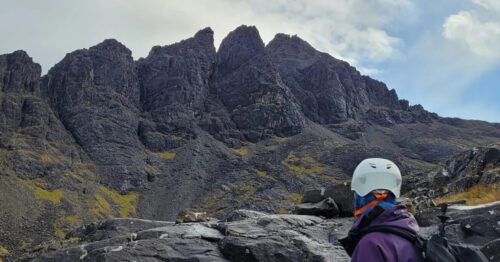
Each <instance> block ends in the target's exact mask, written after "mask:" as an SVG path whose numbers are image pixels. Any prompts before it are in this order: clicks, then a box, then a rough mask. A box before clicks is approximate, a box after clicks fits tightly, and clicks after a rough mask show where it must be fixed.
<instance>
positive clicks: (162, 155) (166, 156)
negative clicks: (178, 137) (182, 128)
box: [154, 152, 175, 159]
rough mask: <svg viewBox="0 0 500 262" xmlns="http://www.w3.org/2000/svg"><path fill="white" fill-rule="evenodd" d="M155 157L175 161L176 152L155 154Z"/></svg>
mask: <svg viewBox="0 0 500 262" xmlns="http://www.w3.org/2000/svg"><path fill="white" fill-rule="evenodd" d="M154 155H155V156H157V157H159V158H164V159H173V158H174V157H175V153H174V152H158V153H154Z"/></svg>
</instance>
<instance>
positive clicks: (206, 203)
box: [200, 189, 227, 210]
mask: <svg viewBox="0 0 500 262" xmlns="http://www.w3.org/2000/svg"><path fill="white" fill-rule="evenodd" d="M226 194H227V192H226V191H224V190H222V189H217V190H215V191H214V192H213V193H211V194H208V195H207V196H206V197H205V198H204V199H203V200H202V201H201V205H200V206H201V207H203V208H204V209H221V210H222V209H224V208H225V207H222V201H221V200H222V198H223V197H224V196H225V195H226Z"/></svg>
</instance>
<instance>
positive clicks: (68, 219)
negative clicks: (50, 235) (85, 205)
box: [54, 215, 79, 238]
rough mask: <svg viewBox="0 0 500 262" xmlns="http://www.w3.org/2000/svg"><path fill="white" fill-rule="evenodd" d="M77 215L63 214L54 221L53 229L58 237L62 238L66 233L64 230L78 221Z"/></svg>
mask: <svg viewBox="0 0 500 262" xmlns="http://www.w3.org/2000/svg"><path fill="white" fill-rule="evenodd" d="M78 220H79V217H78V216H76V215H74V216H64V217H61V218H59V219H58V220H57V221H56V222H55V223H54V230H55V233H56V235H57V236H58V237H59V238H64V237H65V236H66V233H65V232H64V230H70V229H71V228H73V227H74V225H75V224H76V223H77V222H78Z"/></svg>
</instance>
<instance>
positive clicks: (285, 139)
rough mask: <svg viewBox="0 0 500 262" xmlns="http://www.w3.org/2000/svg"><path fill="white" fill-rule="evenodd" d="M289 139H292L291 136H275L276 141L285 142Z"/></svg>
mask: <svg viewBox="0 0 500 262" xmlns="http://www.w3.org/2000/svg"><path fill="white" fill-rule="evenodd" d="M290 139H292V138H291V137H276V141H278V142H286V141H288V140H290Z"/></svg>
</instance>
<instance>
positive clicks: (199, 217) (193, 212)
mask: <svg viewBox="0 0 500 262" xmlns="http://www.w3.org/2000/svg"><path fill="white" fill-rule="evenodd" d="M209 220H210V217H209V216H208V215H207V212H205V211H202V210H198V209H191V208H187V209H183V210H181V212H179V214H178V215H177V219H176V220H175V223H177V224H181V223H192V222H206V221H209Z"/></svg>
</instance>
